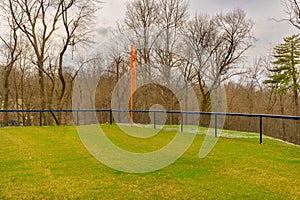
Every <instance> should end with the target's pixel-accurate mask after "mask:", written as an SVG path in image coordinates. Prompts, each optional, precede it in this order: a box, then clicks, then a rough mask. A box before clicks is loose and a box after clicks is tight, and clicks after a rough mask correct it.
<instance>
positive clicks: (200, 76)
mask: <svg viewBox="0 0 300 200" xmlns="http://www.w3.org/2000/svg"><path fill="white" fill-rule="evenodd" d="M252 26H253V23H252V22H251V21H250V20H248V19H247V18H246V14H245V12H244V11H242V10H234V11H232V12H230V13H228V14H225V15H224V14H218V15H216V16H215V17H209V16H208V15H197V16H195V17H194V19H193V20H191V21H190V22H189V23H188V25H187V27H186V28H185V30H184V33H185V35H186V37H187V40H188V45H190V46H191V47H192V49H193V51H194V60H193V61H192V62H194V67H195V73H196V76H195V77H196V80H197V83H198V86H199V89H200V91H201V96H202V103H201V105H202V108H201V109H202V110H209V103H210V93H211V92H212V90H214V89H215V88H216V87H217V86H218V85H220V84H221V83H222V82H224V81H226V80H228V79H230V78H231V77H232V76H235V75H238V74H240V73H241V71H240V70H237V69H236V67H237V66H238V64H239V63H240V61H241V59H242V56H243V55H244V53H245V52H246V51H247V50H248V49H249V48H250V46H251V43H252V39H253V37H252V36H251V34H250V32H251V29H252Z"/></svg>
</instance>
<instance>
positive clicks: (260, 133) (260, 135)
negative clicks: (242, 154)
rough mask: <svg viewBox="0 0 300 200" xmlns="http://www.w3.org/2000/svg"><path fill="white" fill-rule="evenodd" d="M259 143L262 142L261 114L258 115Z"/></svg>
mask: <svg viewBox="0 0 300 200" xmlns="http://www.w3.org/2000/svg"><path fill="white" fill-rule="evenodd" d="M259 143H260V144H262V143H263V124H262V116H259Z"/></svg>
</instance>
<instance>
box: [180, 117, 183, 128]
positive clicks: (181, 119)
mask: <svg viewBox="0 0 300 200" xmlns="http://www.w3.org/2000/svg"><path fill="white" fill-rule="evenodd" d="M180 128H181V132H183V113H182V112H181V113H180Z"/></svg>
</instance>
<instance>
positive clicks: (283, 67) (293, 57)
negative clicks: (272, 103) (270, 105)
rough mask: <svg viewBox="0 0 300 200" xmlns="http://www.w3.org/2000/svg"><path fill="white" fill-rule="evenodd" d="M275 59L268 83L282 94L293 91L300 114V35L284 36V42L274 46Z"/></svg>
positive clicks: (296, 109) (296, 111)
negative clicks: (299, 96) (299, 98)
mask: <svg viewBox="0 0 300 200" xmlns="http://www.w3.org/2000/svg"><path fill="white" fill-rule="evenodd" d="M273 57H274V58H275V60H274V61H273V62H272V63H273V68H271V69H269V71H270V72H271V75H270V77H269V79H268V80H266V81H265V83H266V84H270V85H272V87H274V89H276V91H277V92H278V93H280V94H288V93H290V92H292V95H293V99H294V106H295V114H298V94H299V88H300V87H299V86H300V84H299V64H300V37H299V35H292V36H290V37H286V38H284V43H282V44H279V45H277V46H276V47H275V48H274V55H273Z"/></svg>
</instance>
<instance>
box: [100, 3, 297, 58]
mask: <svg viewBox="0 0 300 200" xmlns="http://www.w3.org/2000/svg"><path fill="white" fill-rule="evenodd" d="M104 1H105V3H104V4H102V7H103V8H102V9H101V10H100V11H99V16H98V17H99V20H98V26H99V28H98V30H99V32H102V34H105V33H106V32H107V31H108V29H109V27H111V28H112V27H115V25H116V21H122V19H123V18H124V13H125V6H124V2H125V1H123V0H104ZM235 8H241V9H243V10H244V11H245V12H246V13H247V16H248V18H250V19H251V20H252V21H253V22H254V27H253V35H254V36H255V37H256V39H257V40H258V41H257V42H256V43H255V45H254V47H253V48H252V49H251V50H250V52H249V55H251V57H258V56H264V55H266V54H267V53H268V52H269V51H270V49H271V48H272V47H274V46H275V45H277V44H278V43H281V42H282V40H283V38H284V37H286V36H289V35H292V34H295V33H298V32H299V31H298V30H297V29H295V28H293V27H292V26H291V25H290V24H289V23H288V22H277V21H276V20H280V19H282V18H285V17H286V14H285V12H284V9H285V8H284V5H283V3H282V0H190V7H189V9H190V15H191V16H193V15H194V14H195V13H196V12H197V13H208V14H216V13H219V12H223V13H225V12H228V11H231V10H233V9H235Z"/></svg>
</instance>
